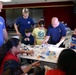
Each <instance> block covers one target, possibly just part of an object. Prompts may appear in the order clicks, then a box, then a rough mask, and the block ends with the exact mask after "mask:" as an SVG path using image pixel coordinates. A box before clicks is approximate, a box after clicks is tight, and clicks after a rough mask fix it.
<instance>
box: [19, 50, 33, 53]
mask: <svg viewBox="0 0 76 75" xmlns="http://www.w3.org/2000/svg"><path fill="white" fill-rule="evenodd" d="M23 53H28V54H34V51H33V50H20V52H18V54H23Z"/></svg>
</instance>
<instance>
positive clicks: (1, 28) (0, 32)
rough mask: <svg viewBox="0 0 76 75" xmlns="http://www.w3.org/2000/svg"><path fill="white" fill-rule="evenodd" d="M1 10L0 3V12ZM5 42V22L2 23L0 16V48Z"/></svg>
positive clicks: (6, 35)
mask: <svg viewBox="0 0 76 75" xmlns="http://www.w3.org/2000/svg"><path fill="white" fill-rule="evenodd" d="M2 8H3V4H2V2H0V12H1V9H2ZM7 40H8V34H7V30H6V27H5V21H4V19H3V17H1V16H0V47H1V46H2V45H3V44H4V42H6V41H7Z"/></svg>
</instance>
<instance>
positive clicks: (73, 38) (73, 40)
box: [71, 34, 76, 49]
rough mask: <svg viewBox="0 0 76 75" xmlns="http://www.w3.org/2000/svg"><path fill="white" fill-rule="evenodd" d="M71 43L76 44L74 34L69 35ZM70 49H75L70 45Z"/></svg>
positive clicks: (75, 47)
mask: <svg viewBox="0 0 76 75" xmlns="http://www.w3.org/2000/svg"><path fill="white" fill-rule="evenodd" d="M71 43H73V44H76V35H74V34H73V35H72V36H71ZM71 49H76V46H71Z"/></svg>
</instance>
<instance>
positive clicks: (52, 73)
mask: <svg viewBox="0 0 76 75" xmlns="http://www.w3.org/2000/svg"><path fill="white" fill-rule="evenodd" d="M46 75H65V72H63V71H61V70H57V69H56V70H48V71H47V72H46Z"/></svg>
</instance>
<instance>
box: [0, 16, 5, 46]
mask: <svg viewBox="0 0 76 75" xmlns="http://www.w3.org/2000/svg"><path fill="white" fill-rule="evenodd" d="M3 29H5V21H4V19H3V18H2V17H1V16H0V46H2V45H3V44H4V36H3Z"/></svg>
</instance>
